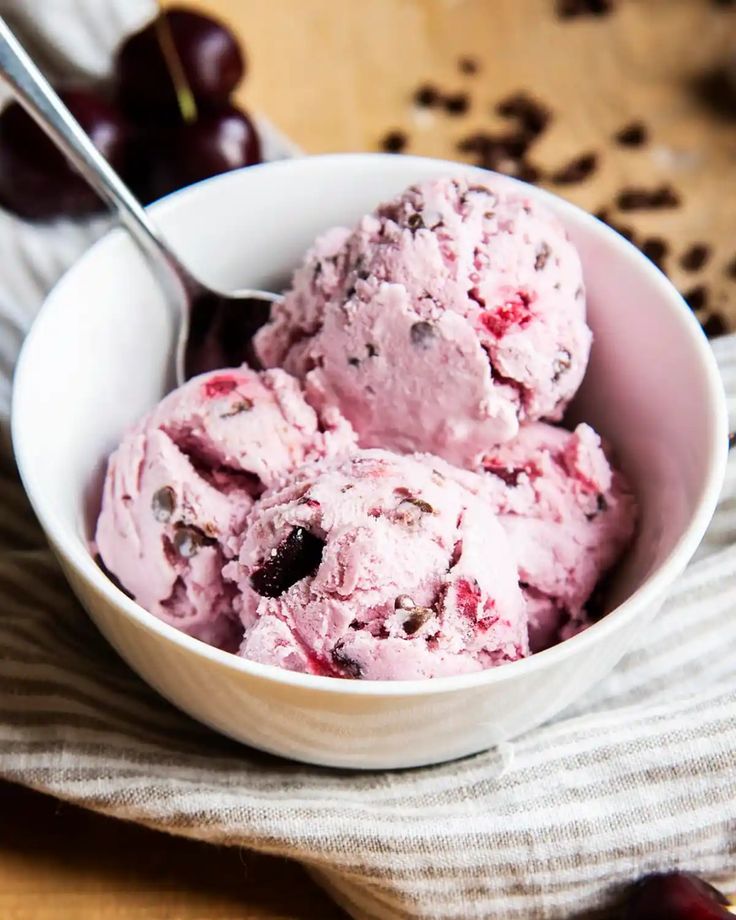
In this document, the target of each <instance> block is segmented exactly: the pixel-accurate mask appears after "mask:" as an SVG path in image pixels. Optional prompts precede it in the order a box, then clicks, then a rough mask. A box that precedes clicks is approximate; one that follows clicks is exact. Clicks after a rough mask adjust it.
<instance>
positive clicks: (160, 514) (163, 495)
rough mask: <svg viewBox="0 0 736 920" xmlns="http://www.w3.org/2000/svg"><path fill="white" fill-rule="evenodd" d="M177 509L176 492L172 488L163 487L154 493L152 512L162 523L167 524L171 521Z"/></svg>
mask: <svg viewBox="0 0 736 920" xmlns="http://www.w3.org/2000/svg"><path fill="white" fill-rule="evenodd" d="M175 509H176V492H175V491H174V490H173V489H172V488H171V486H163V488H161V489H159V490H158V491H157V492H154V493H153V498H152V499H151V511H153V516H154V518H155V519H156V520H157V521H158V522H159V523H160V524H165V523H166V522H167V521H168V520H170V519H171V515H172V514H173V513H174V510H175Z"/></svg>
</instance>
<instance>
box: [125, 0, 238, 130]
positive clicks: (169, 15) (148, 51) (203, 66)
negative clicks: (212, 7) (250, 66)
mask: <svg viewBox="0 0 736 920" xmlns="http://www.w3.org/2000/svg"><path fill="white" fill-rule="evenodd" d="M161 15H162V16H165V17H166V20H167V22H168V26H169V33H170V36H171V39H172V40H173V43H174V45H175V47H176V51H177V52H178V58H179V61H180V62H181V67H182V70H183V72H184V74H183V75H184V78H185V80H186V83H187V86H188V88H189V89H190V90H191V92H192V94H193V96H194V98H195V100H196V102H197V104H198V105H199V106H201V107H202V108H217V107H219V106H222V105H225V104H227V101H228V99H229V98H230V94H231V93H232V91H233V90H234V89H235V87H236V86H237V85H238V83H240V81H241V80H242V79H243V75H244V73H245V61H244V58H243V52H242V50H241V48H240V45H239V44H238V40H237V39H236V38H235V36H234V35H233V33H232V32H231V31H230V30H229V29H228V28H227V26H225V25H224V24H223V23H221V22H218V21H217V20H216V19H212V18H211V17H210V16H204V15H202V14H201V13H195V12H193V11H192V10H187V9H179V8H172V9H170V10H167V11H166V12H165V13H162V14H161ZM161 39H162V32H161V27H160V23H159V22H158V21H157V20H154V21H153V22H151V23H149V24H148V25H147V26H146V27H145V28H144V29H142V30H141V31H140V32H136V33H135V34H134V35H131V36H130V37H129V38H128V39H126V41H125V42H124V43H123V44H122V45H121V47H120V49H119V51H118V54H117V60H116V73H117V78H118V83H119V87H120V98H121V101H122V104H123V107H124V108H125V110H126V111H128V112H130V113H132V114H142V113H146V112H148V113H151V112H157V113H161V114H164V115H165V114H169V115H170V116H171V117H172V118H175V117H177V116H178V113H179V107H178V104H177V95H176V89H175V86H174V78H175V76H176V75H175V74H172V68H171V63H170V62H169V61H167V58H166V56H165V54H164V51H163V50H162V43H161Z"/></svg>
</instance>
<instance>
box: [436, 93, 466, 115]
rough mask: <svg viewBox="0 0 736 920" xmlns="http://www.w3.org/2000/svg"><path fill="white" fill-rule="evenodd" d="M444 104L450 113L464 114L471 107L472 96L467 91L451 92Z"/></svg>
mask: <svg viewBox="0 0 736 920" xmlns="http://www.w3.org/2000/svg"><path fill="white" fill-rule="evenodd" d="M442 104H443V106H444V107H445V111H446V112H447V113H448V114H449V115H464V114H465V113H466V112H467V111H468V109H469V108H470V98H469V96H468V94H467V93H451V94H450V95H448V96H445V98H444V99H443V101H442Z"/></svg>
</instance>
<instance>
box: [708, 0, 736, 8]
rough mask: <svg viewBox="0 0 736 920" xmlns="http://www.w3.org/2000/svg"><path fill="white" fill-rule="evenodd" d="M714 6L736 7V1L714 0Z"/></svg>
mask: <svg viewBox="0 0 736 920" xmlns="http://www.w3.org/2000/svg"><path fill="white" fill-rule="evenodd" d="M712 3H713V6H723V7H730V6H736V0H712Z"/></svg>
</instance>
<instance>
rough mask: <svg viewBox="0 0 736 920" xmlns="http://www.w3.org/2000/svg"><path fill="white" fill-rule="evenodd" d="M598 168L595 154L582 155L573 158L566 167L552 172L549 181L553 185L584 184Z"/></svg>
mask: <svg viewBox="0 0 736 920" xmlns="http://www.w3.org/2000/svg"><path fill="white" fill-rule="evenodd" d="M597 167H598V154H597V153H584V154H582V155H581V156H579V157H575V159H574V160H571V161H570V162H569V163H568V164H567V165H566V166H562V167H561V168H560V169H558V170H556V171H555V172H553V173H552V174H551V176H550V180H551V181H552V182H553V183H554V184H555V185H574V184H575V183H577V182H584V181H585V180H586V179H587V178H588V177H589V176H592V175H593V173H594V172H595V171H596V169H597Z"/></svg>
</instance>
